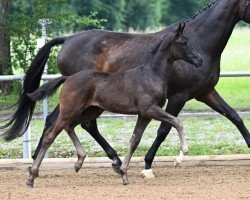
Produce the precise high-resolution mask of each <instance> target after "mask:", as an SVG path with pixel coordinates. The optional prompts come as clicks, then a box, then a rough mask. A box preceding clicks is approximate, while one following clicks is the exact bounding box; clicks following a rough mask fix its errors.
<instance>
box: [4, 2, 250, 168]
mask: <svg viewBox="0 0 250 200" xmlns="http://www.w3.org/2000/svg"><path fill="white" fill-rule="evenodd" d="M241 20H243V21H244V22H247V23H250V8H249V2H248V1H247V0H217V1H215V2H214V3H212V4H210V5H208V6H207V7H205V8H204V10H202V11H201V12H199V13H198V14H196V15H195V16H193V17H192V18H190V19H188V20H187V22H186V28H185V34H186V36H187V37H188V39H189V42H190V46H192V47H193V48H194V49H196V50H197V51H198V52H199V53H200V54H201V56H202V57H203V65H202V68H200V69H198V70H195V69H194V68H193V67H192V65H190V64H188V63H186V62H184V61H178V62H175V63H174V68H173V73H172V76H171V77H170V82H169V91H168V103H167V107H166V111H167V112H168V113H170V114H172V115H175V116H178V114H179V112H180V111H181V110H182V108H183V107H184V105H185V103H186V102H187V101H189V100H191V99H196V100H198V101H201V102H203V103H205V104H207V105H208V106H209V107H211V108H213V109H214V110H216V111H217V112H219V113H220V114H222V115H224V116H225V117H227V118H228V119H229V120H230V121H231V122H232V123H233V124H235V126H236V127H237V128H238V130H239V131H240V133H241V134H242V136H243V138H244V139H245V141H246V143H247V145H248V146H249V147H250V135H249V131H248V130H247V128H246V127H245V125H244V123H243V121H242V119H241V118H240V116H239V115H238V114H237V113H236V111H235V110H234V109H233V108H231V107H230V106H229V105H228V104H227V103H226V102H225V101H224V100H223V98H222V97H221V96H220V95H219V94H218V92H217V91H216V90H215V85H216V84H217V82H218V80H219V75H220V60H221V53H222V51H223V50H224V48H225V46H226V44H227V42H228V39H229V37H230V36H231V33H232V30H233V29H234V27H235V25H236V24H237V23H238V22H239V21H241ZM177 26H178V24H173V25H171V26H170V27H168V28H166V29H163V30H162V31H160V32H157V33H153V34H127V33H116V32H109V31H102V30H93V31H86V32H82V33H79V34H77V35H73V36H69V37H63V38H55V39H53V40H51V41H49V42H48V43H47V44H46V45H45V46H44V47H43V48H42V49H41V50H40V52H39V53H38V54H37V56H36V57H35V59H34V60H33V62H32V64H31V66H30V68H29V70H28V71H27V73H26V77H25V79H24V86H23V93H22V96H21V98H20V99H19V102H18V109H17V111H16V112H15V113H14V115H13V117H12V118H11V121H10V122H9V123H7V124H6V125H5V128H6V129H5V130H4V131H5V137H6V139H7V140H12V139H14V138H17V137H19V136H21V135H22V134H23V133H24V131H25V130H26V129H27V127H28V124H29V121H30V119H31V116H32V113H33V109H34V106H35V103H33V102H31V101H30V100H29V99H28V98H27V97H26V93H29V92H33V91H34V90H35V89H37V88H38V87H39V83H40V80H41V75H42V72H43V69H44V66H45V63H46V61H47V59H48V57H49V53H50V49H51V48H52V47H53V46H55V45H58V44H63V47H62V49H61V51H60V53H59V55H58V65H59V69H60V71H61V73H62V74H63V75H71V74H74V73H76V72H79V71H81V70H84V69H91V68H92V67H93V68H95V69H97V70H99V71H103V72H117V71H125V70H127V69H129V68H134V67H137V66H138V64H139V62H140V60H141V59H142V58H143V56H144V55H145V54H146V51H147V48H148V47H149V46H150V45H151V44H152V43H154V42H155V41H157V40H158V39H159V38H161V37H162V36H163V35H164V34H166V33H167V32H168V31H171V30H175V29H176V27H177ZM93 110H95V109H93ZM57 116H58V108H56V109H55V110H54V111H53V112H52V113H51V114H50V115H49V116H48V118H47V122H46V126H45V130H47V129H48V128H49V127H50V126H51V125H52V124H53V123H54V121H55V120H56V118H57ZM82 127H83V128H84V129H86V130H87V131H88V132H89V133H90V134H91V136H93V138H94V139H95V140H96V141H97V142H98V143H99V144H100V145H101V146H102V148H103V149H104V150H105V152H106V153H107V155H108V157H109V158H111V159H112V160H114V165H115V164H117V165H120V164H121V162H120V159H119V158H118V156H117V153H116V152H115V150H114V149H112V148H111V146H110V145H109V144H108V143H107V142H106V140H105V139H104V138H103V137H102V136H101V135H100V133H99V131H98V129H97V125H96V120H93V121H92V122H91V123H87V122H84V121H83V122H82ZM170 129H171V125H170V124H169V123H165V122H162V123H161V126H160V128H159V130H158V132H157V137H156V139H155V141H154V143H153V145H152V147H151V148H150V150H149V151H148V153H147V155H146V157H145V164H146V166H145V169H151V165H152V162H153V159H154V156H155V153H156V151H157V149H158V148H159V146H160V145H161V143H162V142H163V141H164V140H165V138H166V137H167V135H168V133H169V131H170ZM40 141H42V138H41V140H40ZM40 144H41V142H40ZM39 149H40V145H39V146H38V148H37V151H36V152H35V154H34V156H33V158H36V156H37V153H38V152H39Z"/></svg>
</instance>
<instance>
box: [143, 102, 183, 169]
mask: <svg viewBox="0 0 250 200" xmlns="http://www.w3.org/2000/svg"><path fill="white" fill-rule="evenodd" d="M143 116H144V117H148V118H152V119H155V120H158V121H163V122H169V123H170V124H172V126H173V127H174V128H176V130H177V132H178V135H179V139H180V144H181V152H180V155H179V156H178V157H177V158H176V160H175V166H177V165H178V164H180V163H181V162H182V160H183V159H184V155H186V154H187V153H188V145H187V142H186V139H185V137H184V133H183V126H182V125H181V124H180V120H179V119H178V118H177V117H174V116H173V115H170V114H169V113H166V112H164V111H163V110H162V109H161V108H160V107H159V106H157V105H153V106H152V107H150V108H149V109H148V110H147V112H145V113H144V115H143Z"/></svg>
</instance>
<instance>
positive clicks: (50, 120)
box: [32, 106, 59, 160]
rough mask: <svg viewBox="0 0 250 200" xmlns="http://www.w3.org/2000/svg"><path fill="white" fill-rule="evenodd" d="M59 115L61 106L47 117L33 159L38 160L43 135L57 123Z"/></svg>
mask: <svg viewBox="0 0 250 200" xmlns="http://www.w3.org/2000/svg"><path fill="white" fill-rule="evenodd" d="M58 115H59V106H57V107H56V108H55V109H54V110H53V111H52V113H50V114H49V115H48V116H47V117H46V122H45V127H44V129H43V134H42V136H41V138H40V140H39V143H38V145H37V147H36V150H35V153H34V154H33V156H32V158H33V160H36V158H37V155H38V153H39V151H40V149H41V146H42V142H43V137H44V133H45V132H46V131H47V130H48V129H49V128H50V127H51V126H52V125H53V124H54V123H55V121H56V119H57V117H58Z"/></svg>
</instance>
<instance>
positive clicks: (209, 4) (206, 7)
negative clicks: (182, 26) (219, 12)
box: [184, 0, 221, 22]
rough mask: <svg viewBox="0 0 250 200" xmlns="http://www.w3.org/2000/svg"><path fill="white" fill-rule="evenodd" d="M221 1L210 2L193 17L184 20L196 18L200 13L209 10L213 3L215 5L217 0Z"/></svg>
mask: <svg viewBox="0 0 250 200" xmlns="http://www.w3.org/2000/svg"><path fill="white" fill-rule="evenodd" d="M218 1H221V0H215V1H213V2H212V3H208V4H207V5H206V6H205V7H204V8H203V9H202V10H200V11H198V12H196V13H195V14H194V15H193V16H192V17H190V18H188V19H186V20H184V22H189V21H191V20H192V19H194V18H196V17H197V16H198V15H199V14H201V13H203V12H204V11H205V10H207V9H208V8H210V7H211V6H212V5H214V4H215V3H216V2H218Z"/></svg>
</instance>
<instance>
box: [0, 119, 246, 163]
mask: <svg viewBox="0 0 250 200" xmlns="http://www.w3.org/2000/svg"><path fill="white" fill-rule="evenodd" d="M242 118H243V120H244V122H245V125H246V127H247V128H248V129H250V115H243V116H242ZM181 121H182V123H183V125H184V131H185V134H186V135H185V138H186V139H187V141H188V144H189V147H190V152H189V155H212V154H213V155H219V154H239V153H240V154H249V153H250V149H248V148H247V146H246V144H245V142H244V140H243V138H242V136H241V134H240V133H239V131H238V130H237V129H236V127H235V126H234V125H233V124H232V123H231V122H230V121H229V120H227V119H226V118H224V117H221V116H202V117H200V116H199V117H192V116H191V117H190V116H189V117H186V116H182V117H181ZM135 122H136V118H124V119H107V118H101V119H99V120H98V127H99V130H100V132H101V133H102V135H103V136H104V137H105V139H106V140H107V141H108V142H109V143H110V144H111V146H112V147H114V148H115V149H116V150H117V152H118V154H119V155H120V156H125V155H126V152H127V149H128V147H129V140H130V138H131V135H132V132H133V129H134V126H135ZM159 124H160V123H159V122H157V121H152V122H151V123H150V124H149V126H148V127H147V129H146V131H145V133H144V135H143V138H142V141H141V143H140V145H139V147H138V149H137V150H136V152H135V154H134V156H145V155H146V153H147V151H148V149H149V148H150V146H151V144H152V143H153V141H154V139H155V137H156V133H157V129H158V127H159ZM42 130H43V122H42V120H33V121H32V124H31V133H32V149H33V151H34V148H35V146H36V143H37V142H38V139H39V137H40V136H41V133H42ZM76 133H77V135H78V137H79V139H80V141H81V143H82V145H83V147H84V148H85V150H86V151H87V154H88V156H106V155H105V153H104V151H103V150H102V148H101V147H100V146H99V145H98V144H97V142H96V141H94V139H93V138H92V137H91V136H90V135H88V133H86V132H85V131H84V130H82V129H81V128H80V127H77V128H76ZM21 150H22V139H17V140H14V141H12V142H10V143H6V142H4V141H3V140H0V158H21V157H22V154H21ZM178 151H179V139H178V136H177V133H176V131H175V130H174V129H173V130H171V132H170V134H169V136H168V138H167V139H166V141H164V143H163V144H162V145H161V147H160V149H159V151H158V152H157V155H158V156H169V155H170V156H173V155H177V154H178ZM49 155H50V157H75V156H76V153H75V148H74V146H73V145H72V142H71V140H70V139H69V137H68V136H67V134H66V133H65V132H63V133H62V134H60V135H59V137H58V138H57V139H56V141H55V143H54V144H53V145H52V146H51V148H50V149H49Z"/></svg>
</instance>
